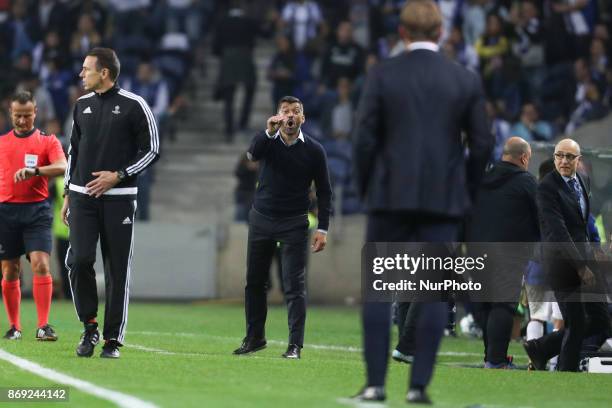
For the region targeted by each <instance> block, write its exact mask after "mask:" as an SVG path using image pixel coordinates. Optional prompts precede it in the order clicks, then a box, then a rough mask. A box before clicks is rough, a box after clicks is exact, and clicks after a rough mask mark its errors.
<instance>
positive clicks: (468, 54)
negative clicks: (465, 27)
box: [444, 26, 479, 72]
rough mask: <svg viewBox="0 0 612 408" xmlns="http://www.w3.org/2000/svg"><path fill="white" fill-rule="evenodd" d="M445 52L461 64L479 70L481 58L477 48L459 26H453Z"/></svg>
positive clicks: (471, 69) (445, 44)
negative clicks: (466, 38) (469, 41)
mask: <svg viewBox="0 0 612 408" xmlns="http://www.w3.org/2000/svg"><path fill="white" fill-rule="evenodd" d="M444 52H445V53H446V55H448V57H449V58H450V59H452V60H455V61H456V62H457V63H458V64H459V65H462V66H464V67H466V68H467V69H469V70H470V71H474V72H478V66H479V60H478V54H477V53H476V49H475V48H474V46H472V45H471V44H468V43H467V42H466V41H465V40H464V38H463V32H462V31H461V28H460V27H459V26H454V27H452V28H451V31H450V35H449V36H448V38H447V40H446V43H444Z"/></svg>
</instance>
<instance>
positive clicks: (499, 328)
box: [474, 302, 516, 364]
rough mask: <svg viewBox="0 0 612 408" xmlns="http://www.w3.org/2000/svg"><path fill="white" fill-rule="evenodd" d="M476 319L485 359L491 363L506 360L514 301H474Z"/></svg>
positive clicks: (514, 308)
mask: <svg viewBox="0 0 612 408" xmlns="http://www.w3.org/2000/svg"><path fill="white" fill-rule="evenodd" d="M474 307H475V308H476V310H477V312H476V313H477V314H478V316H477V321H478V323H479V324H480V326H481V327H482V333H483V337H482V340H483V342H484V355H485V361H486V362H489V363H491V364H502V363H506V362H507V357H508V345H509V344H510V339H511V337H512V326H513V324H514V311H515V310H516V303H510V302H506V303H504V302H482V303H474Z"/></svg>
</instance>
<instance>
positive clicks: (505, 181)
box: [467, 136, 540, 368]
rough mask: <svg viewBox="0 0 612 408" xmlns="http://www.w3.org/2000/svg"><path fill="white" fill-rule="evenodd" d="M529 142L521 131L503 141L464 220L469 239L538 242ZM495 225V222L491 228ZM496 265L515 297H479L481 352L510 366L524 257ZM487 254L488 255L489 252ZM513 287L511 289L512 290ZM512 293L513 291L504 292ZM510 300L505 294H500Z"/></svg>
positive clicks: (497, 364)
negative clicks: (499, 154) (493, 299)
mask: <svg viewBox="0 0 612 408" xmlns="http://www.w3.org/2000/svg"><path fill="white" fill-rule="evenodd" d="M530 158H531V147H530V146H529V143H527V142H526V141H525V140H524V139H522V138H520V137H516V136H515V137H511V138H509V139H508V140H507V141H506V144H505V145H504V150H503V155H502V158H501V161H500V162H499V163H496V164H495V165H494V166H493V167H492V168H491V169H490V170H489V171H488V172H487V173H486V175H485V177H484V179H483V182H482V185H481V187H480V190H479V192H478V195H477V200H476V203H475V206H474V210H473V212H472V214H473V215H472V218H471V219H470V222H469V223H468V230H467V240H468V241H470V242H538V241H539V240H540V230H539V227H538V210H537V205H536V191H537V182H536V179H535V177H534V176H533V175H532V174H531V173H529V172H528V171H527V168H528V166H529V159H530ZM492 226H494V228H492ZM499 249H500V251H501V253H500V256H498V257H497V258H499V259H505V260H504V261H503V262H502V263H501V264H500V265H496V267H495V268H494V269H493V270H494V271H495V277H494V279H495V281H496V283H497V286H501V285H504V288H508V291H511V292H512V293H515V294H516V300H515V301H513V302H501V301H500V302H483V303H479V307H480V309H481V310H480V311H481V317H482V321H481V324H482V329H483V340H484V353H485V368H511V367H512V361H510V360H509V359H508V357H507V355H508V345H509V343H510V337H511V334H512V323H513V317H514V310H515V308H516V303H517V302H518V297H519V293H520V288H521V282H522V275H523V271H524V270H525V267H526V263H527V262H526V261H525V260H512V259H506V258H505V257H504V255H505V254H504V250H505V248H503V246H500V248H499ZM489 258H490V259H491V260H493V259H492V257H489ZM512 289H514V290H512ZM508 296H509V297H513V296H514V295H508ZM504 300H509V299H504Z"/></svg>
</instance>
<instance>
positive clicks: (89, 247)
mask: <svg viewBox="0 0 612 408" xmlns="http://www.w3.org/2000/svg"><path fill="white" fill-rule="evenodd" d="M69 209H70V213H69V215H68V222H69V224H70V248H69V249H68V254H67V256H66V266H67V267H68V271H69V275H70V285H71V289H72V298H73V301H74V306H75V308H76V311H77V314H78V316H79V320H80V321H82V322H83V323H86V322H87V321H89V320H91V319H93V318H96V317H97V315H98V291H97V287H96V273H95V271H94V262H95V260H96V246H97V244H98V238H99V239H100V249H101V250H102V258H103V261H104V282H105V293H106V305H105V310H104V331H103V336H104V339H106V340H109V339H115V340H117V341H118V342H119V343H123V339H124V336H125V328H126V325H127V320H128V303H129V288H130V286H129V285H130V283H129V282H130V272H131V269H132V268H131V266H132V254H133V250H134V214H135V212H136V200H124V199H114V200H113V199H106V197H105V198H101V199H100V198H97V199H96V198H92V197H89V196H86V195H84V194H79V193H75V192H72V191H71V192H70V206H69Z"/></svg>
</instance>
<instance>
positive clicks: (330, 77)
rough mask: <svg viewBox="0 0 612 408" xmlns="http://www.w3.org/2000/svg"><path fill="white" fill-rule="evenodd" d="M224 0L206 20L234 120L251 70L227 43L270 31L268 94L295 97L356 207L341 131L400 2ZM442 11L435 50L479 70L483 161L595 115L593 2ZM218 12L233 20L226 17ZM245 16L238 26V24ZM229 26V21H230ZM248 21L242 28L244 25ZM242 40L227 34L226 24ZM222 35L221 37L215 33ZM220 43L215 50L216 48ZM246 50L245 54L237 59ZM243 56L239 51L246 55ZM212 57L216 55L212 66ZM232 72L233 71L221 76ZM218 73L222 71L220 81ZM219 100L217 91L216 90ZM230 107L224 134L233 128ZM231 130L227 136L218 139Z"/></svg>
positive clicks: (393, 41) (611, 13)
mask: <svg viewBox="0 0 612 408" xmlns="http://www.w3.org/2000/svg"><path fill="white" fill-rule="evenodd" d="M256 3H257V7H254V6H253V3H252V2H242V1H231V2H228V3H227V5H228V7H227V8H226V9H225V11H224V12H223V13H220V14H222V15H223V17H221V20H220V21H222V22H223V23H222V24H220V25H217V29H216V34H217V38H218V39H220V40H219V41H217V49H218V50H219V52H218V53H217V55H219V56H220V58H221V64H222V66H223V67H227V69H224V70H223V71H222V72H223V75H222V77H221V80H222V81H220V82H227V83H228V84H229V88H227V89H230V90H231V92H229V94H231V98H230V97H227V100H228V101H229V102H228V106H230V105H229V103H232V104H233V89H234V88H235V87H236V86H237V85H240V84H243V85H244V86H245V89H246V90H247V92H246V93H247V95H251V98H249V97H247V98H245V104H244V105H243V106H242V113H241V119H240V122H239V128H243V129H244V128H247V125H248V116H249V112H250V109H251V106H250V105H251V100H250V99H252V94H253V92H255V86H256V82H255V75H254V74H253V72H252V71H250V70H252V69H253V68H252V67H253V66H254V64H253V60H252V58H253V56H252V52H250V53H249V52H246V53H245V55H246V56H247V57H244V56H243V59H242V60H243V61H247V62H246V63H245V64H244V65H242V66H241V67H240V68H239V69H237V70H236V71H238V70H243V72H242V73H240V72H231V74H232V75H228V70H230V71H231V67H232V66H234V65H235V64H233V63H232V58H234V57H235V55H236V51H235V49H238V48H241V49H243V50H248V49H252V47H254V39H255V38H256V37H257V35H264V36H266V35H267V36H274V40H275V45H276V50H275V53H274V55H273V56H272V58H271V60H270V63H269V66H268V70H267V78H268V79H269V80H270V81H271V82H272V94H271V95H270V96H271V101H272V103H273V104H275V103H276V102H275V101H277V100H278V99H279V98H280V97H281V96H282V95H286V94H291V95H295V96H297V97H299V98H300V99H301V100H302V101H303V102H304V104H305V112H306V116H307V121H306V123H305V124H304V126H303V128H304V130H305V131H307V132H308V134H310V135H311V136H314V137H315V138H317V139H319V140H320V141H321V142H322V143H323V145H324V146H325V148H326V149H327V152H328V156H329V164H330V170H331V174H332V178H333V180H332V181H333V184H334V188H335V190H336V192H337V193H338V188H341V191H340V193H341V194H340V195H338V194H336V198H337V199H341V201H342V202H341V208H342V211H343V212H344V213H351V212H355V211H359V209H360V208H359V202H358V200H357V197H356V194H355V190H354V187H353V184H352V180H351V162H352V159H351V151H352V147H351V130H352V126H353V123H354V118H355V110H356V108H357V104H358V100H359V94H360V90H361V88H362V86H363V83H364V80H365V76H366V74H367V71H368V69H369V68H370V67H371V66H372V65H373V64H376V63H377V62H379V61H381V60H382V59H385V58H390V57H393V56H396V55H397V54H399V53H401V52H403V51H404V49H405V47H404V44H403V43H402V42H401V41H400V39H399V35H398V24H399V17H398V14H399V10H400V8H401V6H402V4H403V3H404V0H333V1H332V0H318V1H314V0H295V1H276V2H274V1H260V2H256ZM437 3H438V4H439V6H440V8H441V11H442V13H443V17H444V22H443V25H444V32H443V35H442V38H441V40H440V45H441V51H442V52H444V53H445V54H446V55H447V56H448V57H449V58H451V59H453V60H455V61H456V62H457V63H458V64H461V65H463V66H465V67H466V68H467V69H470V70H472V71H475V72H477V73H479V74H480V76H481V78H482V81H483V84H484V86H485V91H486V96H487V112H488V114H489V116H490V120H491V129H492V132H493V133H494V135H495V137H496V149H495V151H494V153H493V157H492V158H491V159H492V161H496V160H499V158H500V156H501V149H502V147H503V145H504V142H505V141H506V140H507V139H508V137H510V136H513V135H516V136H520V137H522V138H524V139H525V140H527V141H550V140H553V139H554V138H556V137H558V136H560V135H562V134H570V133H572V132H574V131H575V130H576V129H577V128H579V127H580V126H582V125H583V124H585V123H587V122H589V121H593V120H598V119H601V118H603V117H604V116H606V115H607V113H608V112H609V110H610V106H611V103H612V67H611V65H610V63H609V60H610V57H611V50H612V48H611V43H610V30H611V29H612V2H610V1H605V0H438V1H437ZM229 21H234V22H237V21H242V22H243V24H238V23H235V24H234V25H228V22H229ZM247 22H248V23H247ZM231 27H235V28H231ZM247 27H248V28H247ZM228 31H234V33H237V32H241V33H242V34H243V35H239V36H236V37H235V38H236V39H240V38H241V39H242V41H240V40H238V41H227V40H226V39H228V38H231V37H232V36H231V33H228ZM224 39H225V40H226V41H224ZM221 50H222V51H221ZM249 56H250V57H249ZM249 58H250V59H249ZM224 61H225V62H226V64H225V65H224ZM233 74H236V75H233ZM229 76H232V78H230V79H228V77H229ZM218 96H219V98H220V99H223V98H224V89H223V88H220V92H219V93H218ZM228 111H231V108H230V107H228V108H227V109H226V131H227V133H228V135H231V134H232V133H233V131H234V126H233V118H232V114H231V112H228ZM230 139H231V137H230Z"/></svg>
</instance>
